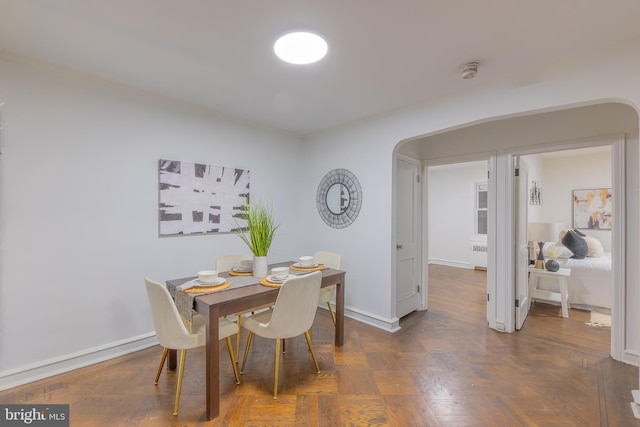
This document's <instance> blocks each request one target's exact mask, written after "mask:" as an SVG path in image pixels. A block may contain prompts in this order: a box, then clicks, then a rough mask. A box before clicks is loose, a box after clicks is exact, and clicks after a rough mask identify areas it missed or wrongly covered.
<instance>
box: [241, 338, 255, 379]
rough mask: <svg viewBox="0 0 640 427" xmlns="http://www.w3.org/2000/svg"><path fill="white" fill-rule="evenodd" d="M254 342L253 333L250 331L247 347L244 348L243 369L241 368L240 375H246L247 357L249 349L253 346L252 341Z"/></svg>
mask: <svg viewBox="0 0 640 427" xmlns="http://www.w3.org/2000/svg"><path fill="white" fill-rule="evenodd" d="M252 340H253V332H251V331H249V335H247V345H246V347H245V348H244V357H243V358H242V367H241V368H240V373H241V374H242V373H244V365H245V363H247V355H248V354H249V347H250V346H251V341H252Z"/></svg>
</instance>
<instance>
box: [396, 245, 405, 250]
mask: <svg viewBox="0 0 640 427" xmlns="http://www.w3.org/2000/svg"><path fill="white" fill-rule="evenodd" d="M402 248H404V245H396V249H397V250H400V249H402Z"/></svg>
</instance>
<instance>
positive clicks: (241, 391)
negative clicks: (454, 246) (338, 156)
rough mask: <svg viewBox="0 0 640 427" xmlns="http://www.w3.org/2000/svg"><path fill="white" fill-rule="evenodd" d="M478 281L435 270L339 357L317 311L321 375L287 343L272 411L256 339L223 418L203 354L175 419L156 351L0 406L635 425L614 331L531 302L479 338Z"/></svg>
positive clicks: (287, 419) (269, 352)
mask: <svg viewBox="0 0 640 427" xmlns="http://www.w3.org/2000/svg"><path fill="white" fill-rule="evenodd" d="M485 289H486V286H485V273H484V272H480V271H473V270H462V269H454V268H448V267H441V266H431V267H430V292H429V301H430V307H429V310H428V311H426V312H416V313H412V314H410V315H408V316H406V317H405V318H403V319H402V321H401V326H402V330H401V331H399V332H397V333H395V334H389V333H385V332H382V331H380V330H378V329H376V328H373V327H369V326H367V325H363V324H361V323H359V322H356V321H353V320H350V319H347V320H346V324H345V343H346V344H345V346H344V347H343V348H340V349H336V348H334V346H333V331H332V328H333V324H332V323H331V319H330V317H329V315H328V314H327V312H326V311H325V310H318V316H317V318H316V323H315V325H314V327H313V331H312V333H313V340H314V343H315V347H316V352H317V354H318V357H319V363H320V367H321V369H322V373H321V374H319V375H318V374H316V373H315V372H314V369H313V364H312V361H311V358H310V356H309V354H308V350H307V348H306V343H305V341H304V338H302V337H301V338H297V339H292V340H288V341H287V352H286V354H285V355H284V357H283V358H282V368H281V377H280V388H279V389H280V391H279V397H278V400H275V401H274V400H273V398H272V396H271V390H272V384H273V383H272V381H273V357H274V355H273V353H274V347H273V345H274V343H273V341H267V340H262V339H260V338H256V339H255V340H254V343H253V345H252V349H251V353H250V355H249V359H248V361H247V367H246V371H245V374H244V375H243V378H242V384H240V385H239V386H237V385H236V384H235V383H234V381H233V374H232V371H231V365H230V362H229V360H228V359H227V358H226V350H225V349H224V348H221V354H223V355H224V356H225V357H224V359H223V360H221V362H220V364H221V370H222V378H221V382H222V385H221V393H222V396H223V397H222V400H221V412H220V417H219V418H217V419H216V420H213V421H206V420H205V417H204V413H205V406H204V386H205V384H204V376H203V371H204V352H203V351H202V350H192V351H190V352H189V354H188V357H187V366H186V373H185V380H184V386H183V391H182V400H181V405H180V414H179V415H178V416H176V417H174V416H172V415H171V413H172V406H173V396H174V393H175V379H176V378H175V373H174V372H169V373H167V372H163V374H162V377H161V378H160V382H159V384H158V385H157V386H154V385H153V378H154V375H155V371H156V369H157V363H158V362H159V359H160V354H161V349H160V348H159V347H154V348H150V349H147V350H144V351H140V352H137V353H134V354H131V355H128V356H125V357H121V358H118V359H115V360H111V361H108V362H105V363H100V364H97V365H94V366H91V367H88V368H84V369H79V370H76V371H73V372H70V373H67V374H63V375H59V376H56V377H53V378H49V379H45V380H42V381H38V382H35V383H31V384H28V385H25V386H21V387H17V388H14V389H11V390H7V391H4V392H0V402H2V403H45V404H46V403H69V404H70V417H71V426H81V427H85V426H154V427H155V426H204V425H207V426H209V425H210V426H402V427H404V426H456V427H457V426H500V427H501V426H640V420H636V419H635V418H634V417H633V414H632V411H631V408H630V405H629V402H630V401H631V390H632V389H634V388H637V386H638V369H637V368H636V367H633V366H629V365H625V364H623V363H620V362H615V361H613V360H612V359H611V358H610V357H609V356H608V354H609V345H610V344H609V343H610V336H609V335H610V330H609V328H595V327H591V326H587V325H586V324H585V323H586V322H587V321H588V320H589V314H588V313H587V312H584V311H579V310H571V311H570V318H569V319H563V318H561V317H559V311H560V310H559V307H555V306H549V305H545V304H535V305H534V306H533V307H532V311H531V314H530V316H529V319H528V320H527V322H526V324H525V328H524V329H523V331H521V332H518V333H515V334H503V333H499V332H496V331H493V330H490V329H488V328H487V326H486V320H485V319H486V313H485V304H486V303H485V294H486V291H485Z"/></svg>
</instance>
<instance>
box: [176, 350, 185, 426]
mask: <svg viewBox="0 0 640 427" xmlns="http://www.w3.org/2000/svg"><path fill="white" fill-rule="evenodd" d="M186 359H187V350H180V365H179V366H178V387H177V388H176V402H175V403H174V405H173V415H178V406H179V405H180V392H181V391H182V376H183V375H184V362H185V360H186Z"/></svg>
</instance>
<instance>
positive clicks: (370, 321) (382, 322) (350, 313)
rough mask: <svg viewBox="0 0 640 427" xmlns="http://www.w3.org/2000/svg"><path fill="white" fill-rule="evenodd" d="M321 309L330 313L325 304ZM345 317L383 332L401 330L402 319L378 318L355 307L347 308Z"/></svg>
mask: <svg viewBox="0 0 640 427" xmlns="http://www.w3.org/2000/svg"><path fill="white" fill-rule="evenodd" d="M319 307H320V308H322V309H324V310H327V311H329V309H328V308H327V307H326V305H325V304H323V305H321V306H319ZM334 307H335V304H334ZM344 316H345V317H348V318H350V319H354V320H357V321H358V322H361V323H365V324H367V325H369V326H373V327H375V328H378V329H382V330H383V331H387V332H397V331H399V330H400V319H398V318H397V317H391V318H389V317H382V316H378V315H377V314H373V313H369V312H367V311H364V310H359V309H357V308H353V307H345V308H344Z"/></svg>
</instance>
